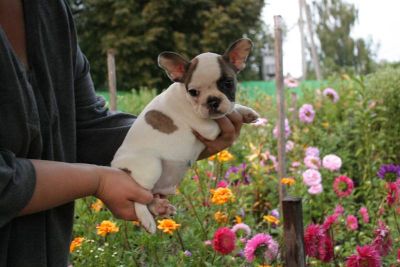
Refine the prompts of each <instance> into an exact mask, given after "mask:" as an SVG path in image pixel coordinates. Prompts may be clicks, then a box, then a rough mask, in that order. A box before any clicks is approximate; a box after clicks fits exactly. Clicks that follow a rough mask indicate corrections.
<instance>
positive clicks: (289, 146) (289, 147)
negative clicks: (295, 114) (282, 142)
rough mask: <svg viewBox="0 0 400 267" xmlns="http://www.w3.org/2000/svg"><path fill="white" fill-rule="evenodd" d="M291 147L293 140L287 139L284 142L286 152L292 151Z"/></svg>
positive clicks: (292, 146)
mask: <svg viewBox="0 0 400 267" xmlns="http://www.w3.org/2000/svg"><path fill="white" fill-rule="evenodd" d="M293 148H294V142H293V141H291V140H288V141H287V142H286V152H290V151H292V150H293Z"/></svg>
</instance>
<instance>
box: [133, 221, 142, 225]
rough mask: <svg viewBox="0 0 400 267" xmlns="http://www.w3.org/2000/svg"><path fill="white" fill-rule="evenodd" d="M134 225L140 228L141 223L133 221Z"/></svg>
mask: <svg viewBox="0 0 400 267" xmlns="http://www.w3.org/2000/svg"><path fill="white" fill-rule="evenodd" d="M132 224H133V225H135V226H140V222H139V221H132Z"/></svg>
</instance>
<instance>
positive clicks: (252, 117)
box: [243, 108, 260, 123]
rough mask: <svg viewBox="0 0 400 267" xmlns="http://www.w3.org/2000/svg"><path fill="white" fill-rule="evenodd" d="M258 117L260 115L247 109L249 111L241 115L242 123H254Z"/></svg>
mask: <svg viewBox="0 0 400 267" xmlns="http://www.w3.org/2000/svg"><path fill="white" fill-rule="evenodd" d="M259 117H260V115H259V114H258V113H257V112H255V111H254V110H252V109H250V108H249V111H248V112H245V114H243V122H244V123H252V122H255V121H256V120H257V119H258V118H259Z"/></svg>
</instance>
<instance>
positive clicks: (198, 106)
mask: <svg viewBox="0 0 400 267" xmlns="http://www.w3.org/2000/svg"><path fill="white" fill-rule="evenodd" d="M251 48H252V42H251V41H250V40H249V39H246V38H243V39H239V40H237V41H236V42H234V43H233V44H232V45H231V46H230V47H229V48H228V49H227V50H226V52H225V54H224V55H218V54H214V53H203V54H200V55H198V56H196V57H195V58H193V59H192V60H191V61H189V60H187V59H185V58H184V57H183V56H181V55H179V54H176V53H173V52H163V53H161V54H160V55H159V57H158V64H159V66H160V67H161V68H163V69H164V70H165V71H166V73H167V75H168V76H169V78H170V79H171V80H172V81H173V82H174V83H173V84H171V85H170V86H169V87H168V89H167V90H165V91H164V92H163V93H161V94H160V95H158V96H157V97H155V98H154V99H153V100H152V101H151V102H150V103H149V104H148V105H147V106H146V107H145V108H144V110H143V111H142V112H141V113H140V115H139V116H138V118H137V119H136V121H135V123H134V124H133V125H132V127H131V128H130V130H129V132H128V134H127V136H126V138H125V140H124V141H123V143H122V145H121V147H120V148H119V149H118V151H117V152H116V154H115V156H114V159H113V160H112V162H111V166H113V167H117V168H120V169H123V170H125V171H127V172H128V173H130V175H131V176H132V177H133V179H135V181H136V182H137V183H138V184H140V185H141V186H142V187H144V188H146V189H148V190H151V191H152V193H153V194H155V195H156V194H160V195H171V194H175V190H176V186H177V185H178V184H179V183H180V181H181V180H182V178H183V177H184V175H185V173H186V171H187V170H188V168H189V167H190V166H191V165H192V164H193V163H194V162H195V161H196V160H197V158H198V157H199V155H200V153H201V152H202V151H203V150H204V148H205V145H204V144H203V143H202V142H200V141H199V140H198V139H197V138H196V137H195V135H194V134H193V131H196V132H198V133H199V134H200V135H202V136H203V137H205V138H207V139H209V140H214V139H215V138H216V137H217V136H218V134H219V133H220V129H219V127H218V124H217V123H216V122H215V121H214V119H217V118H220V117H222V116H224V115H226V114H228V113H230V112H232V111H233V110H236V111H238V112H239V113H240V114H241V115H242V116H243V118H244V122H246V123H250V122H253V121H255V120H256V119H257V118H258V117H259V115H258V114H257V112H255V111H254V110H252V109H251V108H248V107H245V106H241V105H239V104H235V92H236V85H237V80H236V74H237V73H238V72H239V71H241V70H243V69H244V67H245V65H246V64H245V63H246V59H247V57H248V55H249V53H250V51H251ZM135 211H136V214H137V216H138V218H139V220H140V222H141V224H142V225H143V226H144V228H145V229H146V230H147V231H148V232H150V233H155V231H156V223H155V220H154V218H153V215H152V213H153V214H154V215H161V214H162V215H171V214H174V213H175V208H174V207H173V206H172V205H170V204H169V202H168V201H167V200H166V199H161V198H154V201H153V202H152V203H151V204H150V205H148V206H146V205H142V204H139V203H135ZM150 211H151V212H150Z"/></svg>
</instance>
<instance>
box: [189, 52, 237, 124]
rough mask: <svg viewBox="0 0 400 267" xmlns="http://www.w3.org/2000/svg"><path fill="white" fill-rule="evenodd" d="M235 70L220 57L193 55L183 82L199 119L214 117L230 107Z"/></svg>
mask: <svg viewBox="0 0 400 267" xmlns="http://www.w3.org/2000/svg"><path fill="white" fill-rule="evenodd" d="M236 83H237V81H236V73H235V71H234V70H233V68H232V66H231V64H230V63H228V62H227V61H226V60H225V59H224V58H223V57H222V56H220V55H218V54H214V53H204V54H200V55H199V56H197V57H195V58H194V59H193V60H192V61H191V62H190V65H189V67H188V70H187V75H186V77H185V81H184V84H185V86H186V92H187V98H188V100H189V102H190V103H191V104H192V106H193V109H194V111H195V112H196V114H198V115H199V116H200V117H201V118H210V119H216V118H220V117H222V116H224V115H225V114H227V113H230V112H231V111H232V110H233V107H234V102H235V93H236Z"/></svg>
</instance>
